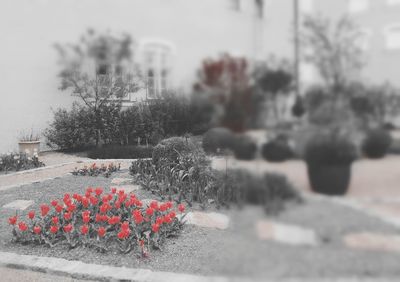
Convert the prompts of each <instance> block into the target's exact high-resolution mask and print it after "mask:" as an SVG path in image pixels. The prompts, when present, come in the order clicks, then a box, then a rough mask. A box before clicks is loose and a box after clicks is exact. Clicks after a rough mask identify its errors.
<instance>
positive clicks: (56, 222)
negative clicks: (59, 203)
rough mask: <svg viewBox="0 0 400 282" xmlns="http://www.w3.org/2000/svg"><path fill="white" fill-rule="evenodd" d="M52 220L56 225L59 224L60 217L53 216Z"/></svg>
mask: <svg viewBox="0 0 400 282" xmlns="http://www.w3.org/2000/svg"><path fill="white" fill-rule="evenodd" d="M51 221H52V222H53V224H54V225H57V224H58V217H57V216H53V217H52V218H51Z"/></svg>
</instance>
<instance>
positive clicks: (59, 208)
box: [56, 205, 63, 213]
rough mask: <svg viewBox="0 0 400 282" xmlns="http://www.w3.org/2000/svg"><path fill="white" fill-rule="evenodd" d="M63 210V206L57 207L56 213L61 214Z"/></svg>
mask: <svg viewBox="0 0 400 282" xmlns="http://www.w3.org/2000/svg"><path fill="white" fill-rule="evenodd" d="M62 210H63V206H60V205H57V206H56V212H58V213H60V212H62Z"/></svg>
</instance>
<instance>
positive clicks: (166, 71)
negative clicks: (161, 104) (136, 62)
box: [141, 41, 173, 98]
mask: <svg viewBox="0 0 400 282" xmlns="http://www.w3.org/2000/svg"><path fill="white" fill-rule="evenodd" d="M141 53H142V60H143V61H142V67H143V69H144V73H145V74H146V96H147V98H156V97H157V96H159V95H161V94H163V93H164V92H165V91H167V90H168V89H169V87H170V80H171V75H170V74H171V67H172V54H173V48H172V46H171V44H169V43H166V42H162V41H147V42H144V43H142V46H141Z"/></svg>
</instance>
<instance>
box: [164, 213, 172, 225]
mask: <svg viewBox="0 0 400 282" xmlns="http://www.w3.org/2000/svg"><path fill="white" fill-rule="evenodd" d="M164 222H165V223H171V222H172V220H171V218H170V217H169V215H166V216H164Z"/></svg>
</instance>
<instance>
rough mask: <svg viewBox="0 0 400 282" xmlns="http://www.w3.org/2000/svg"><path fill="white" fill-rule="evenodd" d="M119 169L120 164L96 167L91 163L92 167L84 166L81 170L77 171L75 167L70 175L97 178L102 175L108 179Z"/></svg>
mask: <svg viewBox="0 0 400 282" xmlns="http://www.w3.org/2000/svg"><path fill="white" fill-rule="evenodd" d="M120 169H121V164H118V166H117V165H115V164H113V163H110V164H109V165H105V164H101V165H100V166H97V165H96V163H93V164H92V165H90V166H89V167H88V166H86V165H85V166H84V167H83V168H81V169H78V168H77V167H76V168H75V169H74V171H72V172H71V173H72V175H82V176H99V175H103V176H104V177H107V178H108V177H110V176H111V174H112V173H113V172H117V171H119V170H120Z"/></svg>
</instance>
